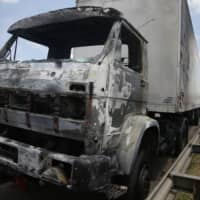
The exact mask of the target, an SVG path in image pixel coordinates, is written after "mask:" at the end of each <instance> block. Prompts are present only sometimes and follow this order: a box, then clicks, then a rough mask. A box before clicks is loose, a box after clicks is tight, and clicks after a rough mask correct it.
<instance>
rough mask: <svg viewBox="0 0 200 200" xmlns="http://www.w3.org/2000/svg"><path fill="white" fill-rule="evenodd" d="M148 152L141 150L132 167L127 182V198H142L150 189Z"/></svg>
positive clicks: (141, 199)
mask: <svg viewBox="0 0 200 200" xmlns="http://www.w3.org/2000/svg"><path fill="white" fill-rule="evenodd" d="M149 160H150V159H149V156H148V153H147V152H146V151H145V150H142V151H141V152H140V153H139V156H138V158H137V161H136V165H135V166H134V167H133V168H132V170H131V174H130V177H129V183H128V193H127V198H126V199H127V200H134V199H137V200H144V199H145V198H146V197H147V195H148V193H149V190H150V178H151V175H150V174H151V173H150V171H151V170H150V168H151V165H150V162H149Z"/></svg>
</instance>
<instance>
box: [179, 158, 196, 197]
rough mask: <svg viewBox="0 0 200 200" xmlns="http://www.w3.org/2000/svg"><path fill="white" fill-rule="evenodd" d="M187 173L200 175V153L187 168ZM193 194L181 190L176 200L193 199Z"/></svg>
mask: <svg viewBox="0 0 200 200" xmlns="http://www.w3.org/2000/svg"><path fill="white" fill-rule="evenodd" d="M187 174H190V175H194V176H200V155H194V156H193V158H192V162H191V164H190V166H189V168H188V170H187ZM192 199H193V197H192V194H188V193H184V192H179V193H178V194H177V196H176V200H192Z"/></svg>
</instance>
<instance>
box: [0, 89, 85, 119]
mask: <svg viewBox="0 0 200 200" xmlns="http://www.w3.org/2000/svg"><path fill="white" fill-rule="evenodd" d="M0 107H6V108H10V109H14V110H19V111H25V112H32V113H37V114H44V115H53V116H58V117H63V118H71V119H77V120H83V119H84V118H85V115H86V96H85V95H79V94H78V95H77V94H70V95H59V96H58V95H55V96H51V95H38V94H30V93H27V92H16V91H0Z"/></svg>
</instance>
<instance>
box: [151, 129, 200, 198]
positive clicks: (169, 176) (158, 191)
mask: <svg viewBox="0 0 200 200" xmlns="http://www.w3.org/2000/svg"><path fill="white" fill-rule="evenodd" d="M199 141H200V132H199V130H198V131H197V133H196V134H195V135H194V137H193V138H192V139H191V141H190V142H189V144H188V145H187V146H186V147H185V149H184V150H183V152H182V153H181V154H180V155H179V157H178V158H177V160H176V161H175V162H174V164H173V165H172V167H171V168H170V169H169V170H168V172H167V173H166V174H165V175H164V177H163V179H162V180H161V181H160V182H159V184H158V185H157V187H156V188H155V189H154V190H153V191H152V192H151V194H150V195H149V196H148V198H147V200H161V199H167V198H168V196H169V194H170V192H171V190H172V189H175V190H177V191H184V192H189V193H192V194H193V196H194V200H199V199H200V177H198V176H191V175H187V174H185V172H186V170H187V168H188V167H189V165H190V163H191V160H192V156H193V155H194V154H197V153H200V145H199V144H198V143H199Z"/></svg>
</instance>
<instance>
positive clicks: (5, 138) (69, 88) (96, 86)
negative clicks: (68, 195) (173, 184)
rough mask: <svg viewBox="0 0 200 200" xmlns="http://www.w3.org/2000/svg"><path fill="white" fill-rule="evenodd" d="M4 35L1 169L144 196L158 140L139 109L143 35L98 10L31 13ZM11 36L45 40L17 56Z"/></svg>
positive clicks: (154, 125) (144, 84)
mask: <svg viewBox="0 0 200 200" xmlns="http://www.w3.org/2000/svg"><path fill="white" fill-rule="evenodd" d="M8 32H9V33H11V34H12V36H11V38H10V39H9V40H8V42H7V43H6V44H5V45H4V47H3V48H2V49H1V51H0V128H1V129H0V130H1V132H0V165H1V166H2V167H4V172H6V171H7V167H9V168H10V169H11V171H12V172H13V174H18V173H20V174H22V175H28V176H30V177H33V178H36V179H39V180H42V181H47V182H50V183H53V184H58V185H62V186H66V187H67V188H68V189H71V190H74V191H100V190H101V191H102V190H105V188H108V187H109V186H110V185H119V186H120V185H124V186H126V187H127V189H128V198H129V199H130V198H132V197H136V196H137V199H144V198H145V196H146V195H147V193H148V190H149V176H150V169H149V168H150V165H149V162H150V160H149V159H148V158H150V157H151V156H152V155H153V154H156V153H157V152H158V146H159V125H158V122H157V121H156V120H154V119H152V118H150V117H148V116H147V112H148V110H147V106H146V102H147V100H146V98H147V94H148V81H147V73H148V63H147V48H146V47H147V45H148V42H147V41H146V40H145V38H144V37H143V36H142V35H141V34H140V33H139V32H138V31H137V30H136V29H135V28H134V27H133V26H132V25H131V24H130V23H129V22H128V21H127V20H125V19H124V18H123V16H122V15H121V13H120V12H119V11H117V10H115V9H110V8H100V7H77V8H71V9H62V10H57V11H52V12H49V13H44V14H40V15H37V16H33V17H30V18H26V19H23V20H20V21H18V22H16V23H15V24H13V25H12V26H11V27H10V28H9V30H8ZM18 38H23V39H26V40H29V41H31V42H33V43H36V44H40V45H44V46H46V47H47V48H48V54H47V55H46V59H43V60H32V59H29V60H26V61H19V60H17V59H16V56H17V52H18V48H19V44H18V43H17V41H18ZM27 51H29V49H24V53H25V52H27ZM9 171H10V170H9ZM124 180H125V181H124Z"/></svg>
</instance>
